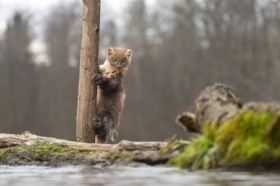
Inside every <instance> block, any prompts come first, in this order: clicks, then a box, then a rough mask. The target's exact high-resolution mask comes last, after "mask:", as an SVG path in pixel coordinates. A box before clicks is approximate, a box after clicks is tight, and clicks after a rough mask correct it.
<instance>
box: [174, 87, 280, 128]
mask: <svg viewBox="0 0 280 186" xmlns="http://www.w3.org/2000/svg"><path fill="white" fill-rule="evenodd" d="M195 106H196V109H195V114H193V113H191V112H184V113H182V114H180V115H178V116H177V117H176V119H175V122H176V124H177V125H178V126H180V127H182V128H183V129H184V130H187V131H188V132H198V133H201V132H202V131H201V130H202V125H203V124H205V123H206V122H210V123H212V122H213V123H217V125H218V126H220V124H221V123H223V121H225V120H227V119H229V118H232V117H234V116H235V115H237V114H238V113H241V112H244V111H248V110H253V111H264V112H267V111H270V112H274V113H275V112H277V111H280V103H279V102H248V103H245V104H243V103H242V101H241V99H240V98H239V96H238V95H236V93H235V92H234V90H233V89H232V88H231V87H229V86H227V85H224V84H221V83H215V84H214V85H213V86H209V87H206V88H205V89H204V90H203V91H202V92H201V93H200V94H199V96H198V98H197V99H196V100H195Z"/></svg>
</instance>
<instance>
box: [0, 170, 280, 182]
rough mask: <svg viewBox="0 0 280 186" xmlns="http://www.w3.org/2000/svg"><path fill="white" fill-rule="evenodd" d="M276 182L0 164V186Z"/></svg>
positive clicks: (234, 175) (266, 177) (232, 175)
mask: <svg viewBox="0 0 280 186" xmlns="http://www.w3.org/2000/svg"><path fill="white" fill-rule="evenodd" d="M3 185H5V186H19V185H24V186H25V185H26V186H56V185H63V186H71V185H75V186H79V185H85V186H87V185H96V186H101V185H108V186H110V185H116V186H118V185H119V186H138V185H139V186H140V185H141V186H142V185H144V186H150V185H152V186H154V185H155V186H157V185H159V186H167V185H168V186H181V185H190V186H193V185H201V186H213V185H220V186H235V185H236V186H272V185H273V186H279V185H280V174H278V173H273V172H270V173H266V172H262V173H250V172H216V171H211V172H207V171H199V172H197V171H196V172H190V171H188V170H180V169H177V168H168V167H136V168H135V167H107V168H104V167H71V166H69V167H59V168H53V167H35V166H34V167H33V166H22V167H11V166H0V186H3Z"/></svg>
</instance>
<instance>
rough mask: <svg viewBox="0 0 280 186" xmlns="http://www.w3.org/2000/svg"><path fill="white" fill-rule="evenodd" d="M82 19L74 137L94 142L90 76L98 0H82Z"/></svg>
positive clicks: (93, 96)
mask: <svg viewBox="0 0 280 186" xmlns="http://www.w3.org/2000/svg"><path fill="white" fill-rule="evenodd" d="M82 20H83V36H82V48H81V59H80V77H79V90H78V108H77V123H76V137H77V141H78V142H87V143H94V141H95V131H94V126H93V122H92V118H93V116H94V114H95V109H96V108H95V107H96V94H97V90H96V85H94V83H93V82H92V81H91V77H92V76H93V74H96V73H97V71H98V52H99V50H98V47H99V25H100V0H83V14H82Z"/></svg>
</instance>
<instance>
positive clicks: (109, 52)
mask: <svg viewBox="0 0 280 186" xmlns="http://www.w3.org/2000/svg"><path fill="white" fill-rule="evenodd" d="M113 53H114V49H113V48H111V47H110V48H108V53H107V54H108V56H109V55H111V54H113Z"/></svg>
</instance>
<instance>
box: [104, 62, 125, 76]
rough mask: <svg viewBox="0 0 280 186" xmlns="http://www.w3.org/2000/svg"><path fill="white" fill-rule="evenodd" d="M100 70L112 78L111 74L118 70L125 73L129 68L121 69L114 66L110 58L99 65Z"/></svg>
mask: <svg viewBox="0 0 280 186" xmlns="http://www.w3.org/2000/svg"><path fill="white" fill-rule="evenodd" d="M99 68H100V70H101V71H102V73H103V75H104V76H105V77H107V78H110V77H111V75H113V74H114V73H116V72H120V73H122V74H124V73H125V72H126V70H127V67H125V68H121V69H116V68H115V67H113V66H112V65H111V64H110V63H109V61H108V60H106V61H105V62H104V63H103V64H102V65H99Z"/></svg>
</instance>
